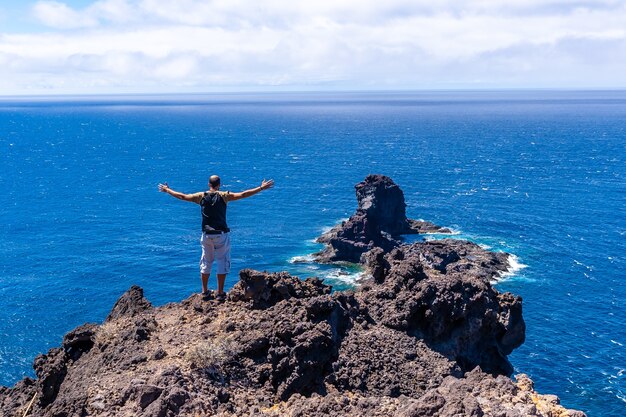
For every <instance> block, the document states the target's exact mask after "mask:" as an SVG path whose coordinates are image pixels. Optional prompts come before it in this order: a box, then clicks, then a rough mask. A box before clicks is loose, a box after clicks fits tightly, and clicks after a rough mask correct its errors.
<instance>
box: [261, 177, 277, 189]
mask: <svg viewBox="0 0 626 417" xmlns="http://www.w3.org/2000/svg"><path fill="white" fill-rule="evenodd" d="M273 186H274V180H268V181H265V179H263V181H262V182H261V190H267V189H268V188H272V187H273Z"/></svg>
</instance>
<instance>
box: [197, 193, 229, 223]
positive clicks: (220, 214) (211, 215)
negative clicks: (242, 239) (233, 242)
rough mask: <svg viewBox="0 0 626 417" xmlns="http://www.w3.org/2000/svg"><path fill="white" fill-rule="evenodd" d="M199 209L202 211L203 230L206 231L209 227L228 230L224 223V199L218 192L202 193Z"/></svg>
mask: <svg viewBox="0 0 626 417" xmlns="http://www.w3.org/2000/svg"><path fill="white" fill-rule="evenodd" d="M200 209H201V211H202V231H203V232H208V231H210V230H211V228H213V229H215V230H221V231H222V232H230V229H229V228H228V226H227V225H226V201H224V199H223V198H222V196H221V195H220V193H218V192H215V191H209V192H206V193H204V196H202V200H200Z"/></svg>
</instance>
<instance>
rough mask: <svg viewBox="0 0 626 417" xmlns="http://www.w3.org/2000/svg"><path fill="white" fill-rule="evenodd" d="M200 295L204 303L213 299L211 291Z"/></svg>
mask: <svg viewBox="0 0 626 417" xmlns="http://www.w3.org/2000/svg"><path fill="white" fill-rule="evenodd" d="M200 295H201V296H202V299H203V300H204V301H208V300H210V299H211V298H213V292H212V291H211V290H207V291H205V292H203V293H201V294H200Z"/></svg>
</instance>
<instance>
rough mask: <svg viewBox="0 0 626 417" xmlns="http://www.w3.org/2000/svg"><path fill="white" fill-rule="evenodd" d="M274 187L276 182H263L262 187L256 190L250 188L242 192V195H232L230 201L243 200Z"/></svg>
mask: <svg viewBox="0 0 626 417" xmlns="http://www.w3.org/2000/svg"><path fill="white" fill-rule="evenodd" d="M273 186H274V180H269V181H265V180H263V182H261V185H260V186H258V187H256V188H250V189H249V190H246V191H242V192H240V193H230V199H229V200H230V201H235V200H241V199H242V198H247V197H251V196H253V195H255V194H257V193H260V192H261V191H263V190H267V189H268V188H272V187H273Z"/></svg>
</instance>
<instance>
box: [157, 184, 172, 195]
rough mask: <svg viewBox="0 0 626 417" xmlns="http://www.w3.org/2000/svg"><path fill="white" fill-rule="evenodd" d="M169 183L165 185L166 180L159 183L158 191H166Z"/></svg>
mask: <svg viewBox="0 0 626 417" xmlns="http://www.w3.org/2000/svg"><path fill="white" fill-rule="evenodd" d="M169 188H170V187H169V185H167V183H166V182H164V183H163V184H159V191H161V192H162V193H166V192H167V190H169Z"/></svg>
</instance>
